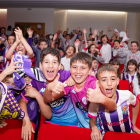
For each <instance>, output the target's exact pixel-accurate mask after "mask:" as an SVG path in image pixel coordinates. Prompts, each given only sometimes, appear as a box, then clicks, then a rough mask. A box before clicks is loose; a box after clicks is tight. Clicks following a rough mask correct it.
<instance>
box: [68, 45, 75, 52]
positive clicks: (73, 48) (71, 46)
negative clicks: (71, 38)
mask: <svg viewBox="0 0 140 140" xmlns="http://www.w3.org/2000/svg"><path fill="white" fill-rule="evenodd" d="M69 47H72V48H73V49H74V51H73V53H75V52H76V49H75V47H73V46H68V47H67V49H66V51H67V50H68V48H69Z"/></svg>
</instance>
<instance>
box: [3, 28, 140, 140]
mask: <svg viewBox="0 0 140 140" xmlns="http://www.w3.org/2000/svg"><path fill="white" fill-rule="evenodd" d="M27 33H28V43H27V41H26V39H25V38H24V37H23V34H22V31H21V30H20V28H19V27H18V28H17V29H15V37H14V36H8V41H6V40H5V42H4V43H6V42H7V43H8V44H9V46H8V47H6V49H5V51H4V54H3V56H2V57H1V62H2V63H3V65H2V68H3V71H2V73H1V74H0V83H1V84H2V85H4V89H6V92H7V95H8V93H9V94H11V95H13V96H14V98H15V100H16V102H18V104H17V106H18V108H19V112H18V114H19V115H16V117H14V116H13V115H12V116H11V114H12V113H13V114H14V112H12V111H13V106H10V109H11V112H12V113H9V114H8V115H9V116H8V115H7V116H6V117H7V118H8V117H9V118H13V119H22V132H21V137H22V139H23V140H27V139H29V140H30V139H31V133H32V132H33V133H35V134H36V136H37V134H38V130H39V122H40V112H41V113H42V115H43V116H44V117H45V119H46V121H45V123H50V124H60V125H68V126H74V127H82V128H91V129H92V132H91V139H92V140H101V139H102V138H103V137H104V134H105V132H107V131H116V132H129V133H132V132H135V133H138V134H140V130H139V129H138V128H137V126H136V120H137V116H138V113H139V101H138V99H137V98H139V97H140V96H139V95H140V92H139V91H140V89H139V87H140V86H139V85H140V68H139V67H140V64H139V62H140V59H139V57H140V56H139V51H138V48H139V44H138V43H137V42H136V41H133V42H131V48H130V50H127V49H126V46H124V42H120V41H121V40H120V38H119V34H118V33H116V32H114V35H113V36H112V38H111V40H109V39H108V34H106V35H102V32H100V34H99V36H97V33H98V31H97V30H96V29H95V30H94V31H93V33H92V34H90V35H89V39H88V41H87V38H86V33H87V31H86V29H83V32H80V28H79V27H78V29H77V32H76V34H75V35H73V34H68V30H67V31H65V32H64V34H63V36H62V35H61V31H60V27H59V28H58V32H57V33H56V34H55V35H54V36H53V39H52V40H51V45H50V46H49V45H48V43H47V41H46V40H45V39H46V38H45V39H41V40H40V41H39V43H38V46H37V45H36V46H34V43H35V42H33V41H34V40H33V37H34V36H33V31H32V30H31V28H29V29H27ZM60 40H61V41H62V42H61V41H60ZM60 42H61V46H59V45H58V44H59V43H60ZM62 48H63V49H62ZM63 50H64V51H65V54H64V52H63ZM64 55H65V56H64ZM34 56H35V67H34V66H33V58H34ZM109 63H110V64H109ZM123 65H124V69H123V70H122V71H121V67H122V66H123ZM119 79H123V80H128V81H129V83H130V90H131V88H132V86H133V89H134V94H132V93H131V92H130V91H124V90H118V85H119ZM5 85H6V86H5ZM0 88H1V93H2V87H1V86H0ZM0 95H1V98H0V103H1V102H2V99H3V100H4V98H3V96H4V94H0ZM8 97H9V95H8ZM8 97H7V98H8ZM12 98H13V97H12ZM9 99H10V98H9ZM10 100H11V99H10ZM13 102H14V100H13ZM6 105H7V104H6ZM129 105H132V106H133V107H134V108H133V114H134V115H133V118H132V120H131V118H130V112H129ZM3 106H4V105H3ZM2 110H4V109H3V108H2V109H1V110H0V111H1V112H0V123H1V126H4V125H5V123H4V121H3V120H4V119H7V118H6V117H4V116H5V113H3V112H4V111H5V110H4V111H2ZM21 114H22V115H21ZM17 116H18V117H17ZM31 122H34V123H35V126H36V127H35V131H34V130H33V126H32V123H31ZM2 124H3V125H2ZM35 138H36V137H35Z"/></svg>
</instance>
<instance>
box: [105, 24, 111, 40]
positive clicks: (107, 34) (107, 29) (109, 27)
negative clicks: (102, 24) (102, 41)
mask: <svg viewBox="0 0 140 140" xmlns="http://www.w3.org/2000/svg"><path fill="white" fill-rule="evenodd" d="M110 28H111V26H109V27H108V28H107V31H106V35H107V37H108V38H109V36H108V30H109V29H110Z"/></svg>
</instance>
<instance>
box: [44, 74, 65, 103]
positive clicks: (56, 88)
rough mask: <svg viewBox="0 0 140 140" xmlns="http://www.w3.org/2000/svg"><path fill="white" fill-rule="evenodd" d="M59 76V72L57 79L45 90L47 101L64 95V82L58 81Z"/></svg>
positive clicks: (45, 99)
mask: <svg viewBox="0 0 140 140" xmlns="http://www.w3.org/2000/svg"><path fill="white" fill-rule="evenodd" d="M59 77H60V75H59V74H58V76H57V77H56V78H55V80H54V81H53V82H51V83H49V84H48V85H47V88H46V90H45V92H44V101H45V102H46V103H49V102H51V101H54V100H56V99H58V98H60V97H62V96H64V92H63V90H64V84H63V83H61V82H59V81H58V80H59Z"/></svg>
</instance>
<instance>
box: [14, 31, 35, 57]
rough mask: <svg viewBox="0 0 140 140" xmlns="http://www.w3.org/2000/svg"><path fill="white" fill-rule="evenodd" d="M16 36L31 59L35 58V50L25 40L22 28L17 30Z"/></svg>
mask: <svg viewBox="0 0 140 140" xmlns="http://www.w3.org/2000/svg"><path fill="white" fill-rule="evenodd" d="M15 34H16V35H17V36H18V38H19V39H20V41H21V43H22V44H23V45H24V47H25V49H26V51H27V53H28V55H29V57H30V58H33V50H32V48H31V47H30V45H29V44H28V43H27V41H26V40H25V38H24V37H23V34H22V30H20V28H18V30H17V29H15Z"/></svg>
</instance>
